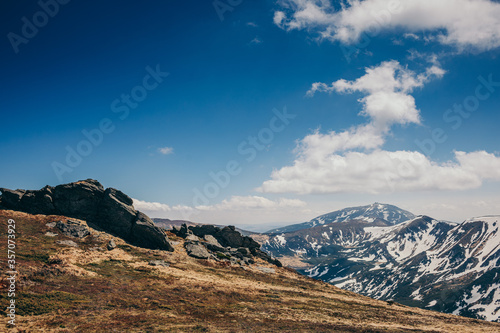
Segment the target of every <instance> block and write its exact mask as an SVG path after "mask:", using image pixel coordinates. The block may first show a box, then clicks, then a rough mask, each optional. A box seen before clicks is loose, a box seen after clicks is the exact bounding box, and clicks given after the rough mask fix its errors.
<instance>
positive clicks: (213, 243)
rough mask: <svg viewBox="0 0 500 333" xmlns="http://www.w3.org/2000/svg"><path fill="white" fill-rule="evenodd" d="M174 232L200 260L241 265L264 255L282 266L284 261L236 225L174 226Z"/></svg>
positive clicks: (268, 260)
mask: <svg viewBox="0 0 500 333" xmlns="http://www.w3.org/2000/svg"><path fill="white" fill-rule="evenodd" d="M172 232H173V233H174V234H176V235H177V236H179V237H182V238H184V239H185V240H186V242H185V244H184V246H185V248H186V252H187V253H188V255H190V256H192V257H194V258H198V259H208V258H210V257H211V258H213V259H215V260H227V261H231V262H234V263H240V264H252V263H254V262H255V260H254V258H255V257H257V258H261V259H263V260H265V261H267V262H269V263H272V264H274V265H276V266H278V267H281V262H279V261H278V260H277V259H274V258H271V257H270V256H269V255H268V254H267V253H265V252H263V251H261V250H260V245H259V243H257V242H256V241H254V240H253V239H252V238H251V237H248V236H243V235H242V234H240V233H239V232H238V231H236V229H235V227H234V226H228V227H224V228H219V227H216V226H214V225H200V226H189V227H188V226H187V225H186V224H183V225H182V226H181V227H180V228H175V227H174V228H173V229H172Z"/></svg>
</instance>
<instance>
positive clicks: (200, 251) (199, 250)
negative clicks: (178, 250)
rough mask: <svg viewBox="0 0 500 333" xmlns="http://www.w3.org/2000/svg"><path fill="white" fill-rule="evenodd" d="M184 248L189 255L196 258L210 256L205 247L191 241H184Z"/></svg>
mask: <svg viewBox="0 0 500 333" xmlns="http://www.w3.org/2000/svg"><path fill="white" fill-rule="evenodd" d="M184 246H185V248H186V252H187V254H188V255H189V256H190V257H193V258H197V259H208V258H209V257H210V253H209V252H208V251H207V249H206V248H205V247H204V246H203V245H200V244H196V243H191V242H186V243H185V244H184Z"/></svg>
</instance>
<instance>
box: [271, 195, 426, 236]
mask: <svg viewBox="0 0 500 333" xmlns="http://www.w3.org/2000/svg"><path fill="white" fill-rule="evenodd" d="M415 217H416V216H415V215H414V214H413V213H411V212H409V211H406V210H404V209H401V208H399V207H397V206H394V205H390V204H384V203H379V202H375V203H373V204H370V205H366V206H357V207H348V208H344V209H340V210H336V211H333V212H331V213H327V214H324V215H320V216H318V217H316V218H314V219H312V220H311V221H309V222H305V223H300V224H294V225H291V226H287V227H283V228H278V229H273V230H270V231H268V233H280V232H291V231H297V230H301V229H307V228H312V227H315V226H317V225H322V224H328V223H342V222H347V221H350V220H362V221H365V222H367V223H373V222H375V221H380V220H382V221H383V222H384V223H385V224H387V225H396V224H400V223H402V222H405V221H408V220H411V219H414V218H415Z"/></svg>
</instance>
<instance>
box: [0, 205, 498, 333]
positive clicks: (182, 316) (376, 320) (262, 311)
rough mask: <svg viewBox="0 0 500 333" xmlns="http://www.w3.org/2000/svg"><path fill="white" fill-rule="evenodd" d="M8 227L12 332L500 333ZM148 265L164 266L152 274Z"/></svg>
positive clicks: (282, 281)
mask: <svg viewBox="0 0 500 333" xmlns="http://www.w3.org/2000/svg"><path fill="white" fill-rule="evenodd" d="M8 218H14V219H15V220H16V225H17V228H18V235H17V237H18V253H19V257H18V269H19V271H20V273H21V281H20V282H21V283H20V285H19V294H18V297H17V299H18V301H19V308H18V314H19V316H18V317H17V323H18V325H17V327H16V329H14V330H12V332H471V333H472V332H474V333H475V332H500V325H498V324H493V323H488V322H484V321H479V320H472V319H467V318H462V317H457V316H452V315H447V314H442V313H437V312H432V311H426V310H422V309H417V308H410V307H406V306H402V305H398V304H393V305H389V304H387V303H386V302H382V301H377V300H373V299H370V298H367V297H363V296H359V295H356V294H354V293H351V292H348V291H344V290H341V289H338V288H336V287H334V286H331V285H329V284H326V283H324V282H320V281H316V280H312V279H308V278H306V277H304V276H301V275H299V274H297V273H295V272H294V271H293V270H290V269H286V268H276V267H274V268H275V273H271V274H269V273H268V274H265V273H262V272H261V271H260V270H258V269H257V268H256V267H255V266H257V265H259V266H266V267H271V266H270V265H269V264H267V263H265V262H263V261H258V262H257V263H256V265H254V266H253V267H247V268H241V267H235V266H231V265H229V264H226V263H220V262H215V261H203V260H197V259H193V258H190V257H188V256H187V255H186V253H185V251H184V248H183V243H182V240H181V239H178V238H177V239H176V240H177V241H181V242H180V243H179V244H178V245H176V246H175V252H173V253H170V252H163V251H152V250H146V249H141V248H137V247H134V246H130V245H128V244H126V243H125V242H123V241H121V240H119V239H116V241H117V244H118V248H116V249H114V250H112V251H96V250H91V249H92V248H95V247H101V248H105V244H106V243H107V241H108V240H109V238H110V236H109V235H108V234H105V233H100V232H97V231H94V230H93V231H92V234H91V235H90V236H88V237H86V238H85V239H84V240H81V241H78V240H75V241H76V242H77V243H79V248H70V247H61V246H59V245H57V244H56V243H55V240H58V239H59V240H61V239H67V238H66V237H63V236H60V235H59V236H57V237H54V238H51V237H46V236H44V234H45V232H46V231H48V230H49V229H48V228H47V227H46V226H45V224H46V223H47V222H51V221H56V220H58V219H61V217H56V216H40V215H39V216H33V215H28V214H23V213H18V212H12V211H0V228H1V229H0V230H6V229H5V228H6V222H7V219H8ZM2 237H4V233H3V232H2ZM171 238H175V236H173V235H171ZM73 240H74V239H73ZM1 244H2V250H0V251H1V252H3V253H5V252H6V251H5V250H4V246H5V239H2V243H1ZM2 259H3V258H2ZM153 259H162V260H165V261H166V262H168V263H170V267H161V266H150V265H148V261H149V260H153ZM3 264H4V261H2V265H3ZM2 267H4V266H2ZM2 288H3V289H5V288H4V287H2ZM5 295H6V293H5V290H2V296H1V298H0V302H1V309H2V310H3V309H5V305H6V301H7V299H6V297H5ZM4 318H5V317H4ZM6 322H7V320H4V321H3V322H2V323H1V324H0V331H2V330H4V329H7V327H6Z"/></svg>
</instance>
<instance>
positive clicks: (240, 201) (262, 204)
mask: <svg viewBox="0 0 500 333" xmlns="http://www.w3.org/2000/svg"><path fill="white" fill-rule="evenodd" d="M133 200H134V207H135V208H137V209H138V210H144V211H149V212H196V211H228V210H240V211H244V210H257V209H264V210H269V209H279V208H300V207H305V206H306V203H305V202H304V201H302V200H298V199H287V198H279V199H276V200H270V199H267V198H264V197H261V196H232V197H231V198H230V199H225V200H223V201H222V202H220V203H218V204H215V205H210V206H208V205H207V206H196V207H191V206H183V205H177V206H169V205H166V204H162V203H158V202H147V201H141V200H137V199H133Z"/></svg>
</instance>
